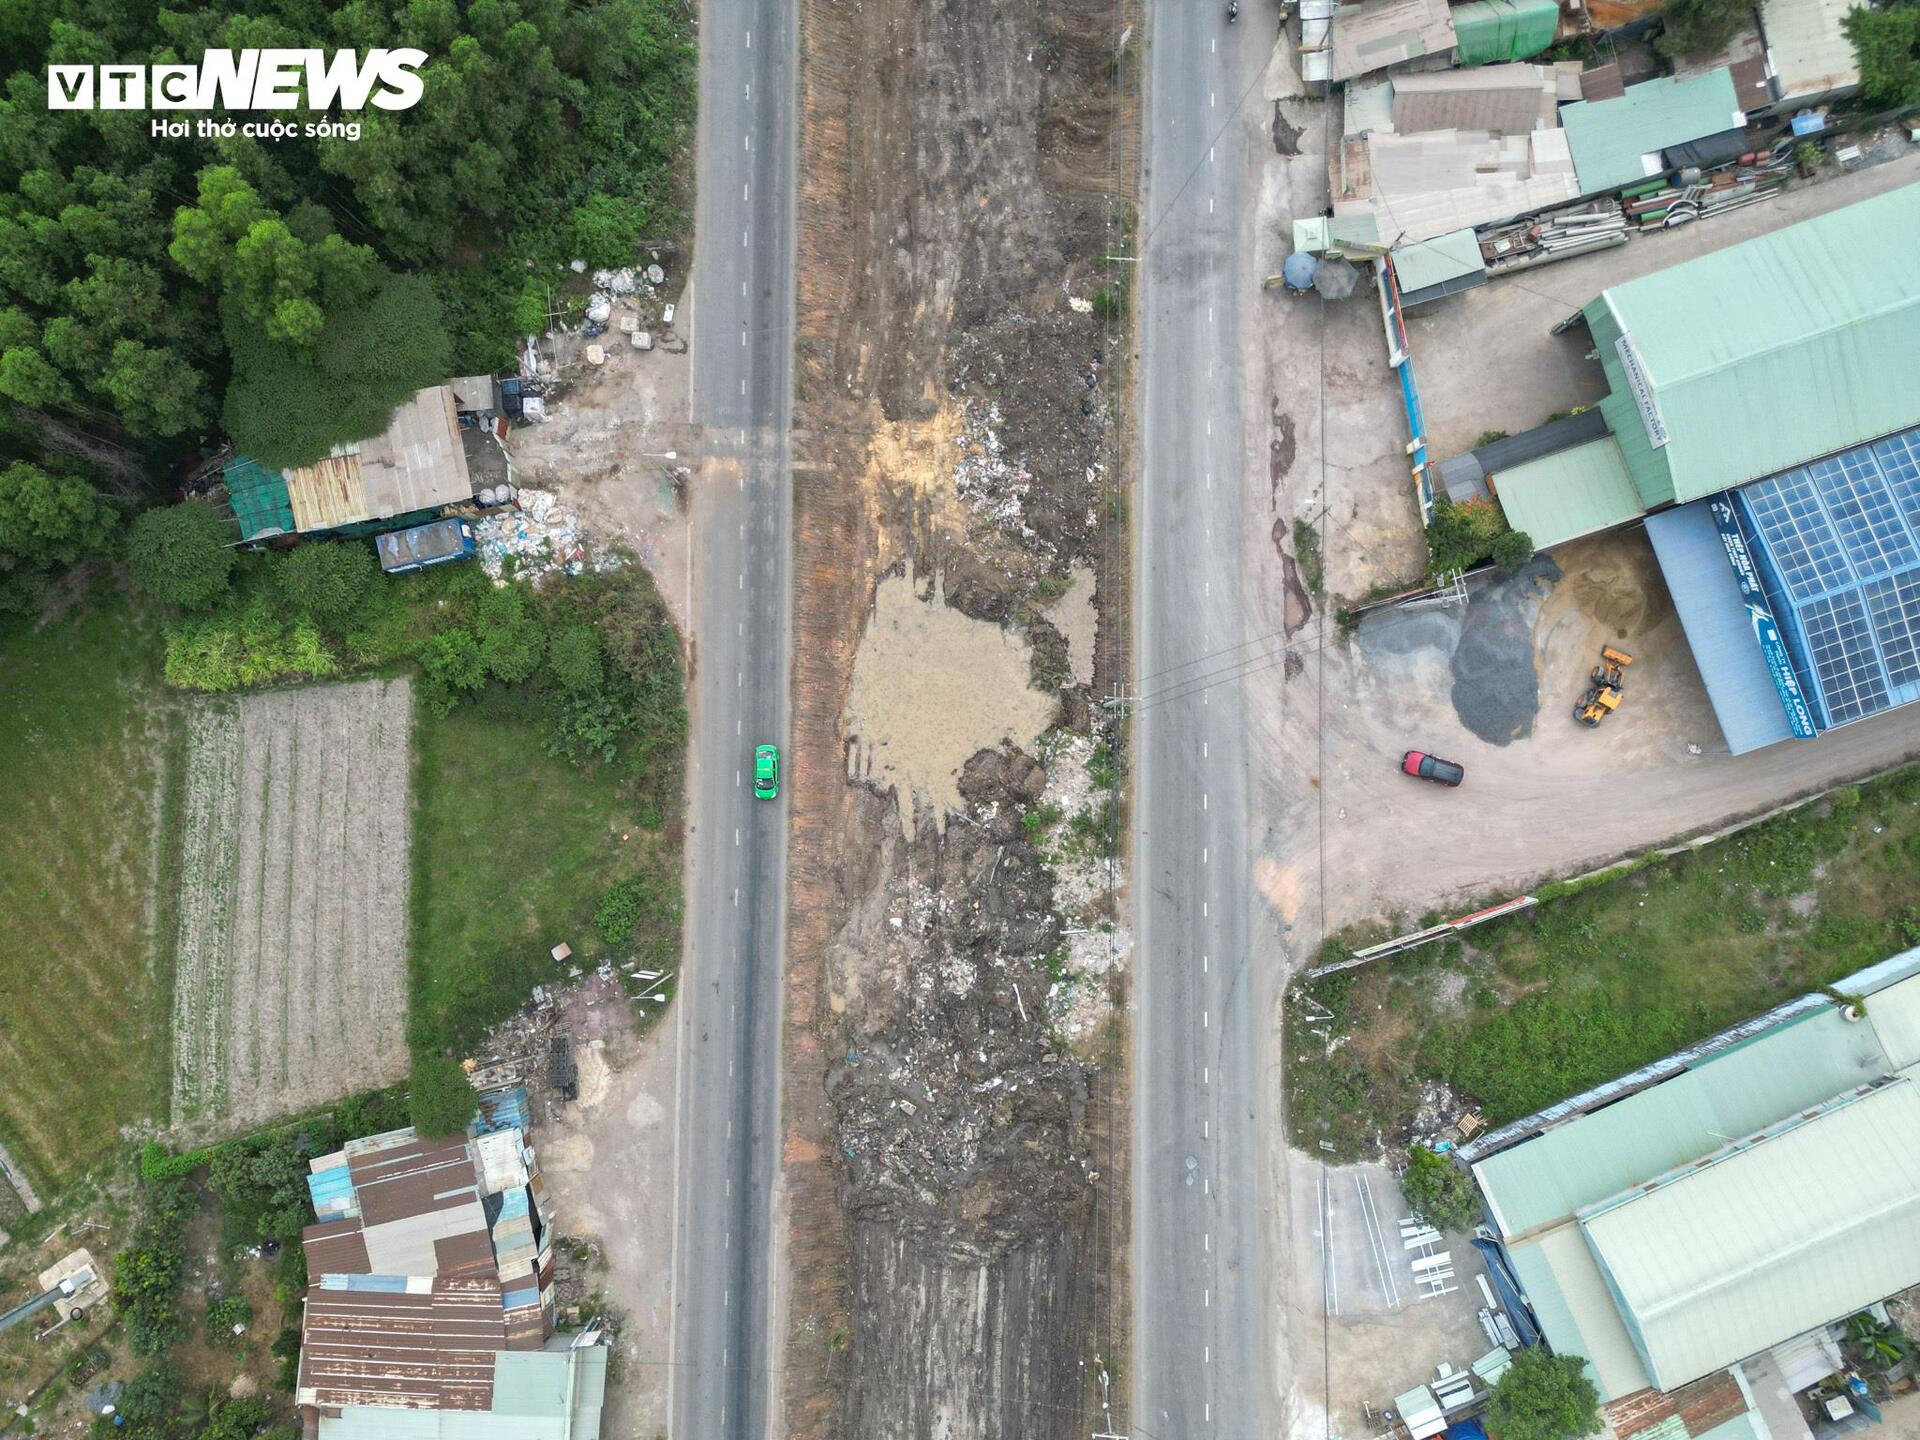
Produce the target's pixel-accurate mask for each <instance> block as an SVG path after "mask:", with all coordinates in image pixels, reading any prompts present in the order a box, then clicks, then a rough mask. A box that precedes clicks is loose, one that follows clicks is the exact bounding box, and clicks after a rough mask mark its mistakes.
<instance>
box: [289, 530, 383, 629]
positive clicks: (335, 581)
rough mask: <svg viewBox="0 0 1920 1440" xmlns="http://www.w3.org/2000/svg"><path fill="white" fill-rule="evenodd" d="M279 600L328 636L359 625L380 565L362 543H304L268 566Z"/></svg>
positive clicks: (372, 595)
mask: <svg viewBox="0 0 1920 1440" xmlns="http://www.w3.org/2000/svg"><path fill="white" fill-rule="evenodd" d="M273 581H274V585H275V586H276V587H277V588H278V589H279V591H280V595H281V598H282V599H284V600H285V601H286V602H287V604H288V605H289V606H290V607H291V608H292V609H293V610H294V611H295V612H296V613H297V614H300V615H304V616H306V617H307V618H308V619H309V620H311V621H313V623H314V624H316V625H318V626H319V627H320V628H321V629H323V630H325V631H327V632H329V633H330V634H333V635H344V634H345V633H346V632H347V631H348V630H350V629H351V628H353V626H354V625H355V624H356V623H357V622H358V621H360V620H361V619H362V618H363V617H364V616H365V615H366V613H367V610H368V608H369V607H370V606H371V605H372V604H373V601H374V599H375V597H376V596H378V595H379V594H380V593H381V592H380V584H381V576H380V567H379V565H378V564H377V563H376V562H375V560H374V555H373V546H372V545H371V544H369V543H368V542H366V541H364V540H336V541H328V542H315V541H309V542H308V543H307V544H305V545H302V546H300V547H299V548H297V549H295V550H294V551H292V552H291V553H290V554H287V555H283V556H280V557H279V559H278V561H277V562H276V563H275V565H274V567H273Z"/></svg>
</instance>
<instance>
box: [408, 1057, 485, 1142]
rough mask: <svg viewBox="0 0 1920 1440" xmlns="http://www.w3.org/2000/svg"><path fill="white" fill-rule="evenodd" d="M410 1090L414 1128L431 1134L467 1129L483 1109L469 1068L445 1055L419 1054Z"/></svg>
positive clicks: (453, 1132)
mask: <svg viewBox="0 0 1920 1440" xmlns="http://www.w3.org/2000/svg"><path fill="white" fill-rule="evenodd" d="M407 1092H408V1104H409V1108H410V1110H411V1113H412V1115H413V1126H414V1129H416V1130H418V1131H419V1132H420V1133H421V1134H422V1135H423V1136H426V1137H429V1138H438V1137H441V1136H446V1135H460V1134H463V1133H465V1131H466V1128H467V1126H468V1125H470V1124H471V1123H472V1122H473V1117H474V1116H475V1115H476V1114H478V1113H479V1110H480V1095H479V1092H478V1091H476V1090H475V1089H474V1088H473V1082H472V1081H471V1080H469V1079H467V1072H466V1071H465V1070H463V1069H461V1068H460V1062H459V1061H457V1060H449V1059H448V1058H447V1057H446V1056H444V1055H416V1056H415V1057H414V1060H413V1073H412V1075H411V1076H410V1077H409V1079H408V1081H407Z"/></svg>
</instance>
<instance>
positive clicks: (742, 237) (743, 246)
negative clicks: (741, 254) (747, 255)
mask: <svg viewBox="0 0 1920 1440" xmlns="http://www.w3.org/2000/svg"><path fill="white" fill-rule="evenodd" d="M740 248H741V249H742V250H744V249H746V248H747V232H746V231H744V230H742V231H741V232H740Z"/></svg>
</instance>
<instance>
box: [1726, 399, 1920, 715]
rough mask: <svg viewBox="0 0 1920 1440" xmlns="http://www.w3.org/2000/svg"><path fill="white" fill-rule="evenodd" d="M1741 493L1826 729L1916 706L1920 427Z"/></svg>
mask: <svg viewBox="0 0 1920 1440" xmlns="http://www.w3.org/2000/svg"><path fill="white" fill-rule="evenodd" d="M1734 494H1735V496H1736V498H1737V501H1738V505H1739V509H1740V514H1741V518H1742V520H1743V521H1744V522H1745V525H1746V528H1747V529H1748V531H1749V534H1750V535H1751V536H1752V538H1753V539H1754V540H1755V541H1756V542H1757V545H1758V547H1759V549H1760V550H1761V551H1762V554H1763V556H1764V558H1765V559H1766V560H1768V561H1770V562H1771V564H1770V567H1763V571H1762V573H1763V576H1765V578H1766V581H1767V588H1768V590H1769V593H1770V598H1771V599H1772V600H1773V602H1774V606H1775V609H1776V611H1778V612H1780V613H1778V614H1777V615H1776V617H1775V618H1776V619H1778V620H1779V621H1780V622H1781V623H1782V625H1783V626H1786V627H1787V628H1789V630H1790V631H1791V632H1793V633H1794V634H1795V635H1796V636H1797V638H1798V640H1799V641H1800V644H1799V646H1797V647H1795V648H1796V650H1797V652H1798V653H1796V655H1795V661H1796V666H1795V668H1796V669H1799V668H1802V665H1804V666H1806V667H1808V668H1810V670H1811V673H1810V674H1802V675H1801V677H1800V678H1801V681H1802V683H1803V684H1805V685H1807V687H1808V688H1809V689H1810V690H1812V691H1813V692H1814V693H1815V695H1817V697H1818V698H1819V701H1820V706H1821V709H1822V711H1823V712H1824V715H1825V720H1826V723H1827V724H1828V725H1830V726H1831V725H1844V724H1846V723H1847V722H1848V721H1849V720H1859V719H1861V718H1863V717H1865V716H1868V715H1873V714H1877V713H1878V712H1880V711H1882V710H1886V709H1889V708H1890V707H1892V706H1894V705H1900V704H1904V703H1906V702H1907V701H1909V700H1914V699H1920V427H1917V428H1915V429H1912V430H1907V431H1904V432H1902V433H1901V434H1898V435H1893V436H1890V437H1888V438H1887V439H1885V440H1878V441H1875V442H1874V443H1873V444H1871V445H1862V446H1859V447H1857V448H1855V449H1852V450H1848V451H1845V452H1843V453H1841V454H1839V455H1834V456H1830V457H1829V458H1827V459H1825V460H1817V461H1815V462H1814V463H1813V464H1811V465H1804V466H1802V467H1800V468H1799V469H1797V470H1789V471H1787V472H1785V473H1784V474H1781V475H1775V476H1773V477H1771V478H1769V479H1766V480H1761V481H1758V482H1756V483H1755V484H1752V485H1748V486H1746V487H1744V488H1742V489H1740V490H1737V491H1735V492H1734ZM1780 587H1784V590H1785V593H1784V594H1780V593H1777V590H1778V589H1779V588H1780Z"/></svg>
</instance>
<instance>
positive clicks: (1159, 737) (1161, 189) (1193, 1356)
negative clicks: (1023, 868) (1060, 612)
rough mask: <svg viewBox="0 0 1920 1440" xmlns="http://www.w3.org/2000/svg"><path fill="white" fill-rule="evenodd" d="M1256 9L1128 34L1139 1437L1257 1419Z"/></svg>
mask: <svg viewBox="0 0 1920 1440" xmlns="http://www.w3.org/2000/svg"><path fill="white" fill-rule="evenodd" d="M1272 24H1273V20H1272V16H1271V13H1270V12H1268V11H1267V9H1266V7H1265V5H1264V4H1262V3H1261V0H1247V3H1245V4H1243V5H1242V14H1241V17H1240V20H1239V22H1238V24H1237V25H1234V26H1229V25H1228V24H1227V21H1226V6H1225V4H1224V0H1222V3H1217V4H1216V3H1203V4H1183V5H1180V6H1177V7H1175V6H1169V5H1166V4H1162V5H1160V6H1157V7H1156V9H1155V12H1154V19H1153V25H1152V31H1151V35H1150V37H1149V45H1148V78H1147V87H1148V88H1147V122H1146V123H1147V139H1146V143H1147V186H1146V195H1147V199H1146V204H1145V206H1144V209H1143V223H1144V225H1145V227H1146V229H1145V232H1144V235H1143V242H1144V243H1143V256H1144V262H1143V264H1142V267H1141V269H1142V272H1143V273H1142V275H1141V283H1142V293H1141V308H1140V312H1139V314H1140V319H1141V324H1142V326H1143V331H1142V336H1141V347H1142V348H1141V355H1142V366H1143V374H1142V437H1141V438H1142V446H1143V450H1142V455H1143V466H1142V478H1141V496H1140V503H1139V509H1140V515H1139V535H1140V550H1139V565H1138V577H1139V580H1138V592H1137V593H1138V605H1139V608H1138V612H1137V617H1136V623H1137V625H1138V643H1137V645H1136V648H1135V654H1136V656H1137V663H1136V677H1135V679H1134V682H1133V687H1132V688H1133V690H1134V692H1135V694H1136V695H1138V696H1139V697H1140V708H1139V711H1138V715H1139V721H1138V730H1137V739H1138V747H1139V749H1138V754H1139V760H1138V770H1137V773H1136V786H1137V791H1136V820H1137V825H1138V836H1137V842H1138V853H1137V860H1136V863H1137V866H1138V876H1137V879H1136V884H1135V893H1136V895H1137V896H1138V905H1139V927H1140V928H1139V937H1140V948H1139V955H1140V959H1139V963H1138V970H1137V986H1138V1000H1139V1012H1138V1017H1137V1027H1136V1030H1135V1036H1134V1041H1135V1055H1136V1057H1137V1059H1136V1068H1135V1085H1136V1087H1137V1088H1136V1091H1135V1095H1134V1135H1135V1153H1134V1177H1135V1178H1134V1186H1135V1190H1134V1219H1135V1226H1136V1229H1135V1233H1134V1236H1133V1253H1134V1255H1135V1256H1136V1257H1137V1260H1136V1266H1135V1269H1136V1273H1137V1275H1138V1281H1137V1284H1136V1289H1135V1295H1134V1303H1135V1329H1134V1337H1135V1355H1134V1377H1135V1378H1134V1396H1133V1401H1134V1406H1133V1413H1132V1425H1131V1429H1132V1433H1133V1434H1134V1435H1135V1436H1136V1437H1149V1440H1198V1437H1205V1436H1247V1437H1252V1436H1261V1437H1266V1436H1270V1435H1271V1434H1273V1433H1274V1432H1273V1430H1272V1427H1271V1425H1270V1424H1269V1419H1268V1416H1269V1411H1270V1410H1271V1408H1272V1406H1271V1402H1270V1395H1271V1389H1272V1385H1271V1377H1272V1362H1271V1350H1270V1344H1269V1335H1270V1327H1269V1324H1268V1319H1267V1305H1266V1288H1265V1275H1266V1250H1267V1246H1266V1228H1265V1221H1264V1218H1263V1210H1262V1196H1261V1187H1260V1173H1261V1165H1262V1163H1263V1156H1264V1155H1265V1153H1266V1146H1265V1144H1264V1137H1263V1135H1262V1133H1261V1128H1260V1124H1259V1121H1258V1112H1259V1102H1258V1100H1257V1098H1256V1097H1257V1096H1258V1095H1259V1093H1260V1089H1261V1086H1262V1084H1263V1083H1264V1073H1263V1069H1262V1066H1263V1059H1264V1055H1263V1049H1262V1044H1261V1041H1260V1039H1259V1036H1260V1035H1261V1034H1262V1033H1263V1032H1264V1030H1265V1028H1266V1022H1265V1017H1264V1004H1263V1003H1262V1001H1263V996H1264V987H1263V986H1262V985H1261V984H1260V983H1258V981H1257V979H1256V977H1255V976H1254V973H1253V971H1252V969H1251V966H1252V963H1253V957H1252V956H1250V954H1249V949H1250V935H1251V929H1252V927H1251V923H1250V922H1251V906H1252V904H1253V903H1254V902H1253V898H1252V885H1251V865H1252V859H1253V857H1252V854H1251V852H1250V841H1251V836H1252V821H1251V819H1250V805H1249V791H1250V790H1251V789H1252V788H1253V787H1252V775H1251V772H1250V766H1249V747H1248V741H1247V736H1248V729H1249V727H1248V725H1247V723H1246V707H1247V699H1246V695H1245V693H1244V691H1243V689H1242V687H1241V684H1240V683H1239V682H1238V681H1237V680H1236V679H1235V678H1233V676H1232V675H1226V676H1224V677H1222V676H1220V675H1219V674H1218V672H1221V671H1223V670H1227V669H1230V667H1231V666H1232V663H1233V661H1234V660H1235V659H1236V658H1239V657H1240V656H1242V655H1244V654H1245V653H1247V652H1246V651H1245V650H1243V649H1236V648H1235V647H1240V646H1242V645H1243V644H1244V643H1245V642H1246V641H1248V640H1249V639H1250V638H1251V637H1250V635H1249V627H1248V620H1247V617H1248V614H1249V607H1248V605H1247V603H1246V601H1247V598H1248V590H1247V586H1248V584H1249V583H1250V576H1249V574H1248V569H1247V562H1246V561H1245V559H1244V556H1245V553H1246V535H1247V527H1248V525H1249V524H1251V523H1257V522H1256V521H1254V520H1252V519H1250V517H1249V514H1248V510H1249V501H1248V498H1247V485H1246V483H1245V480H1244V477H1245V475H1246V474H1247V470H1246V466H1247V463H1248V446H1247V417H1246V415H1245V413H1244V411H1245V408H1246V407H1245V405H1244V404H1243V397H1242V393H1241V376H1242V374H1243V369H1244V366H1245V365H1247V364H1249V363H1251V356H1252V353H1253V352H1252V348H1251V343H1250V342H1251V339H1252V337H1251V336H1250V335H1248V334H1246V333H1245V330H1246V326H1245V325H1244V324H1243V312H1245V311H1246V310H1247V309H1249V307H1250V306H1251V305H1252V304H1254V303H1256V301H1257V298H1258V296H1257V292H1255V294H1254V295H1253V296H1252V297H1251V298H1250V297H1249V294H1248V293H1247V290H1246V289H1245V288H1244V287H1245V283H1246V282H1245V280H1244V279H1243V274H1242V272H1243V270H1244V268H1245V267H1244V265H1243V263H1242V257H1243V255H1244V254H1245V253H1246V242H1247V231H1248V229H1249V227H1250V224H1251V220H1250V217H1251V213H1252V212H1251V204H1252V197H1251V196H1250V195H1249V194H1248V193H1247V192H1248V189H1249V185H1248V179H1247V177H1248V174H1249V158H1250V156H1249V151H1248V146H1249V144H1250V143H1252V138H1253V136H1254V134H1255V131H1254V129H1253V125H1252V122H1251V120H1250V118H1249V117H1248V116H1247V115H1246V114H1245V113H1244V112H1243V111H1242V110H1241V106H1242V103H1243V101H1244V100H1245V99H1246V97H1247V96H1248V95H1249V93H1250V92H1253V90H1254V85H1255V80H1256V77H1257V73H1258V67H1259V65H1260V64H1261V62H1263V61H1264V60H1265V59H1266V56H1267V54H1268V50H1269V46H1270V42H1271V36H1272ZM1256 93H1257V92H1256Z"/></svg>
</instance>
